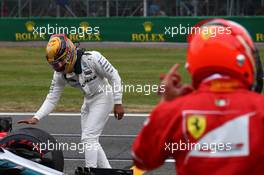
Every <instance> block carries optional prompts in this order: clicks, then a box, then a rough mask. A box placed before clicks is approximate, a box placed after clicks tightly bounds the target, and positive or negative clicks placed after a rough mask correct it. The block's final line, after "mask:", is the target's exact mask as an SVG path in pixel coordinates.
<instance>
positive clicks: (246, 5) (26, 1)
mask: <svg viewBox="0 0 264 175" xmlns="http://www.w3.org/2000/svg"><path fill="white" fill-rule="evenodd" d="M251 15H252V16H256V15H264V0H1V17H34V16H51V17H87V16H88V17H90V16H91V17H97V16H98V17H100V16H104V17H111V16H251Z"/></svg>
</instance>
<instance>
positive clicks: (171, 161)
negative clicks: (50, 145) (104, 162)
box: [64, 158, 175, 163]
mask: <svg viewBox="0 0 264 175" xmlns="http://www.w3.org/2000/svg"><path fill="white" fill-rule="evenodd" d="M64 160H66V161H84V160H85V159H75V158H72V159H71V158H66V159H64ZM108 160H109V161H110V162H132V160H130V159H112V160H111V159H108ZM165 162H166V163H175V160H174V159H167V160H165Z"/></svg>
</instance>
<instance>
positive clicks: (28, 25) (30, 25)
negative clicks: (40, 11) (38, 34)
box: [25, 21, 35, 32]
mask: <svg viewBox="0 0 264 175" xmlns="http://www.w3.org/2000/svg"><path fill="white" fill-rule="evenodd" d="M25 26H26V29H27V31H28V32H32V31H33V29H34V26H35V23H34V22H33V21H28V22H26V23H25Z"/></svg>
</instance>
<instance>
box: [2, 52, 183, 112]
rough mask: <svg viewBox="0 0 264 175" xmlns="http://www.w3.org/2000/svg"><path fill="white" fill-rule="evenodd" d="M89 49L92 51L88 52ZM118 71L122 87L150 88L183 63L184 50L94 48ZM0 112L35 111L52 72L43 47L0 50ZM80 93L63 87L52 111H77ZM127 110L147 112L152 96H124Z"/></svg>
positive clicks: (138, 94)
mask: <svg viewBox="0 0 264 175" xmlns="http://www.w3.org/2000/svg"><path fill="white" fill-rule="evenodd" d="M89 50H93V49H89ZM96 50H98V51H100V52H101V53H102V54H103V55H104V56H105V57H106V58H108V60H109V61H110V62H111V63H112V64H113V65H114V66H115V67H116V68H117V69H118V71H119V73H120V76H121V78H122V80H123V82H124V84H133V85H137V84H140V85H153V84H158V83H159V74H160V73H166V72H167V70H168V69H169V68H170V67H171V66H172V65H173V64H174V63H176V62H178V63H181V64H182V68H181V69H180V72H182V73H184V75H186V72H185V71H184V69H183V66H184V62H185V51H184V49H146V48H122V49H120V48H116V49H112V48H111V49H110V48H109V49H108V48H107V49H105V48H104V49H96ZM0 53H1V55H0V65H1V69H0V111H35V110H37V109H38V107H39V106H40V105H41V104H42V102H43V100H44V99H45V97H46V94H47V93H48V90H49V85H50V82H51V78H52V74H53V71H52V69H51V68H50V67H49V66H48V64H47V63H46V60H45V57H44V54H45V53H44V48H38V47H13V48H0ZM82 100H83V97H82V93H81V92H79V90H77V89H73V88H71V87H67V88H66V89H65V92H64V94H63V96H62V98H61V100H60V102H59V104H58V105H57V108H56V111H79V110H80V106H81V104H82ZM123 102H124V104H125V107H126V110H127V111H130V112H131V111H134V112H135V111H149V110H150V109H151V107H152V106H153V105H155V104H156V103H157V102H158V97H157V95H156V94H155V93H152V94H151V95H144V93H125V94H124V98H123Z"/></svg>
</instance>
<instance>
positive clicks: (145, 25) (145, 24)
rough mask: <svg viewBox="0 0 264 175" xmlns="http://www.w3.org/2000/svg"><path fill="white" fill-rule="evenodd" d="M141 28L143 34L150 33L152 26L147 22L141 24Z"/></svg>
mask: <svg viewBox="0 0 264 175" xmlns="http://www.w3.org/2000/svg"><path fill="white" fill-rule="evenodd" d="M143 26H144V30H145V32H151V30H152V27H153V24H152V22H150V21H147V22H144V23H143Z"/></svg>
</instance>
